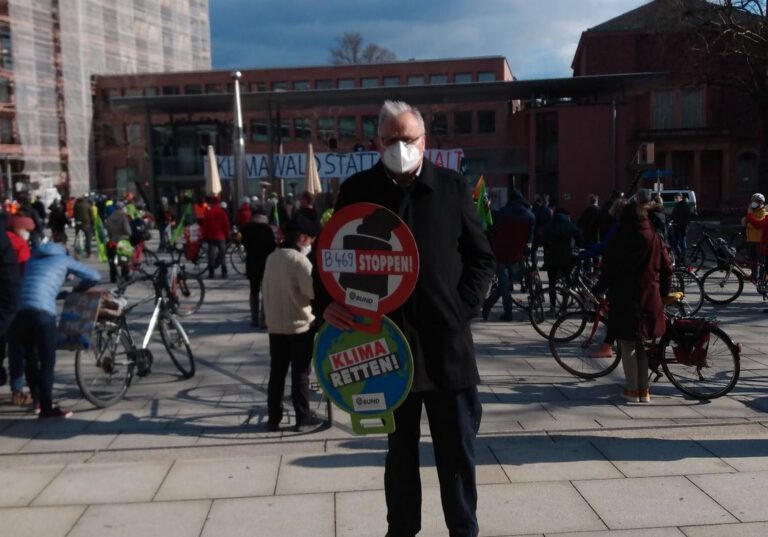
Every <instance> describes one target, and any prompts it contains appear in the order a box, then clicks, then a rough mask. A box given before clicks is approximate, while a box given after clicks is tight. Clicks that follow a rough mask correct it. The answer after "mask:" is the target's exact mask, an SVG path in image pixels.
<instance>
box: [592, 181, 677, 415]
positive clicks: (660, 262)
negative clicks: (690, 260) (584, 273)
mask: <svg viewBox="0 0 768 537" xmlns="http://www.w3.org/2000/svg"><path fill="white" fill-rule="evenodd" d="M649 201H650V196H649V195H648V191H647V190H641V191H640V192H638V195H637V201H636V202H633V203H630V204H629V205H627V206H626V208H625V209H624V211H623V212H622V216H621V221H620V224H619V231H618V233H617V234H616V238H615V239H614V241H613V242H612V243H611V246H610V247H609V248H608V251H607V252H606V255H605V258H604V261H603V272H602V275H601V286H602V287H604V288H607V289H608V301H609V303H610V313H609V315H608V324H609V326H610V329H611V332H612V333H613V334H614V335H615V337H616V338H617V339H618V340H619V346H620V350H621V363H622V366H623V368H624V375H625V377H626V386H625V389H624V391H623V392H622V395H623V397H624V398H625V399H627V400H630V401H635V402H637V401H640V402H650V400H651V398H650V394H649V392H648V356H647V355H646V353H645V349H644V347H643V341H646V340H650V339H654V338H658V337H661V336H662V335H663V334H664V331H665V321H664V306H663V304H662V296H663V295H665V294H666V293H667V292H668V291H669V288H670V283H671V276H672V264H671V262H670V259H669V254H668V253H667V250H666V247H665V246H664V244H663V241H662V240H661V237H659V236H658V234H657V233H656V232H655V231H654V229H653V226H652V225H651V223H650V222H649V220H648V203H649Z"/></svg>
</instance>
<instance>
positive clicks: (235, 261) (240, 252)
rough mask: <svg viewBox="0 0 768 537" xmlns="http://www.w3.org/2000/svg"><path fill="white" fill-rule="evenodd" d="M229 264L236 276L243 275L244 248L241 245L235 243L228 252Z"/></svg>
mask: <svg viewBox="0 0 768 537" xmlns="http://www.w3.org/2000/svg"><path fill="white" fill-rule="evenodd" d="M229 264H230V265H232V269H233V270H234V271H235V272H237V273H238V274H245V248H243V245H242V244H237V243H235V244H234V245H233V246H232V249H231V250H230V251H229Z"/></svg>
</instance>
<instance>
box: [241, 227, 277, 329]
mask: <svg viewBox="0 0 768 537" xmlns="http://www.w3.org/2000/svg"><path fill="white" fill-rule="evenodd" d="M240 233H241V237H242V238H241V240H242V243H243V247H244V248H245V276H246V277H247V278H248V281H249V282H250V284H251V292H250V297H249V302H250V306H251V326H253V327H254V328H263V327H264V326H263V323H262V322H261V316H260V312H259V291H260V290H261V280H262V278H263V277H264V265H265V264H266V262H267V256H268V255H269V254H271V253H272V251H273V250H274V249H275V247H276V244H275V232H274V231H272V228H271V227H270V225H269V221H268V220H267V217H266V215H265V214H263V213H259V212H254V213H253V215H252V216H251V221H250V222H248V223H247V224H246V225H245V226H243V228H242V229H241V230H240Z"/></svg>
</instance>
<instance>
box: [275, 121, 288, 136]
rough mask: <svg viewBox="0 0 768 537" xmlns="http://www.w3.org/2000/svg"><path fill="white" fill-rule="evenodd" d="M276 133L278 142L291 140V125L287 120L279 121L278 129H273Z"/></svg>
mask: <svg viewBox="0 0 768 537" xmlns="http://www.w3.org/2000/svg"><path fill="white" fill-rule="evenodd" d="M276 126H277V125H276ZM275 131H276V133H275V136H277V134H279V135H280V140H290V139H291V123H290V121H288V120H287V119H281V120H280V128H279V130H278V129H275Z"/></svg>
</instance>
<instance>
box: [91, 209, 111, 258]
mask: <svg viewBox="0 0 768 537" xmlns="http://www.w3.org/2000/svg"><path fill="white" fill-rule="evenodd" d="M93 208H94V209H95V208H96V206H94V207H93ZM93 217H94V218H93V238H94V239H96V250H97V251H98V252H99V254H98V256H99V261H101V262H102V263H106V262H107V260H108V258H107V239H106V237H107V232H106V230H105V229H104V223H103V222H102V221H101V217H100V216H99V212H98V211H93Z"/></svg>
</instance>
